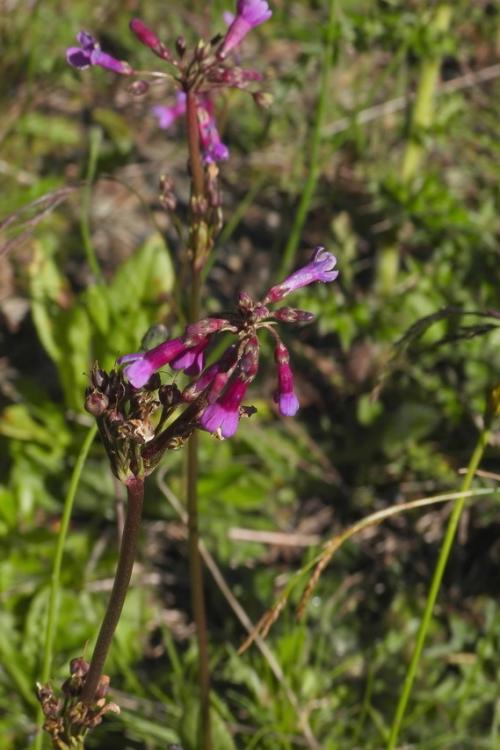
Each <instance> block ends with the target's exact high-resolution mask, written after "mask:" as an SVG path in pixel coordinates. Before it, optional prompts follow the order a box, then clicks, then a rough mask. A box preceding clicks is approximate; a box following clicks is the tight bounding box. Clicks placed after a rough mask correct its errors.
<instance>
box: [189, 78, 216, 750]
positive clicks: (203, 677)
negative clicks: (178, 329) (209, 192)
mask: <svg viewBox="0 0 500 750" xmlns="http://www.w3.org/2000/svg"><path fill="white" fill-rule="evenodd" d="M186 120H187V133H188V149H189V164H190V168H191V200H192V201H194V203H196V201H197V200H198V199H200V198H201V197H202V196H203V193H204V183H205V180H204V175H203V165H202V161H201V153H200V142H199V134H198V116H197V112H196V99H195V95H194V93H193V92H191V91H188V92H187V101H186ZM191 220H192V221H196V217H193V216H192V219H191ZM191 231H192V247H191V251H192V253H193V257H192V259H191V293H190V299H189V320H190V322H192V323H193V322H195V321H196V320H198V318H199V313H200V307H201V286H202V269H201V268H200V265H199V263H198V260H199V258H200V256H202V255H203V254H204V252H205V248H204V247H202V246H201V243H202V242H203V239H202V234H201V232H199V231H198V230H197V229H196V227H195V226H193V227H191ZM186 510H187V515H188V558H189V580H190V588H191V606H192V608H193V617H194V621H195V626H196V638H197V643H198V685H199V690H200V724H199V747H200V748H201V750H211V748H212V734H211V721H210V665H209V657H208V635H207V618H206V612H205V596H204V587H203V568H202V563H201V557H200V551H199V531H198V435H197V432H196V430H195V431H194V432H193V434H192V435H191V437H190V439H189V442H188V445H187V461H186Z"/></svg>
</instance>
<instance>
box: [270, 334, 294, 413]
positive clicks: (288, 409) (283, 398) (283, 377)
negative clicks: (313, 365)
mask: <svg viewBox="0 0 500 750" xmlns="http://www.w3.org/2000/svg"><path fill="white" fill-rule="evenodd" d="M274 358H275V360H276V364H277V366H278V390H277V391H276V394H275V396H274V400H275V401H276V402H277V403H278V406H279V410H280V414H282V415H283V416H284V417H294V416H295V414H296V413H297V412H298V410H299V400H298V398H297V396H296V395H295V391H294V389H293V373H292V370H291V367H290V356H289V354H288V350H287V348H286V346H285V345H284V344H282V342H281V341H278V342H277V344H276V348H275V350H274Z"/></svg>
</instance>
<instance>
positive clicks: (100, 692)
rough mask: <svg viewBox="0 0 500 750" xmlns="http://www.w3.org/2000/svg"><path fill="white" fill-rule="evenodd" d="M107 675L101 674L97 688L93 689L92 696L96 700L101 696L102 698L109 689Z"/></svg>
mask: <svg viewBox="0 0 500 750" xmlns="http://www.w3.org/2000/svg"><path fill="white" fill-rule="evenodd" d="M109 682H110V679H109V676H108V675H107V674H103V675H101V677H100V679H99V683H98V685H97V690H96V691H95V695H94V698H95V700H96V701H98V700H101V698H104V697H105V696H106V695H107V693H108V690H109Z"/></svg>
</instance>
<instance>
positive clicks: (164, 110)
mask: <svg viewBox="0 0 500 750" xmlns="http://www.w3.org/2000/svg"><path fill="white" fill-rule="evenodd" d="M152 112H153V114H154V116H155V117H156V118H157V120H158V125H159V127H160V128H161V129H162V130H167V128H169V127H170V126H171V125H172V123H174V122H175V121H176V120H177V119H179V117H182V116H183V115H185V114H186V94H185V93H184V91H179V92H178V94H177V100H176V103H175V104H173V105H172V106H171V107H167V106H162V105H158V106H157V107H153V109H152Z"/></svg>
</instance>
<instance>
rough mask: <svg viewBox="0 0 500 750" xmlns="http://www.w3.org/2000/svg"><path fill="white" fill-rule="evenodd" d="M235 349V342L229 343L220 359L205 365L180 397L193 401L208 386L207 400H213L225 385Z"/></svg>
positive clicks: (232, 363)
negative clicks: (203, 369)
mask: <svg viewBox="0 0 500 750" xmlns="http://www.w3.org/2000/svg"><path fill="white" fill-rule="evenodd" d="M237 351H238V347H237V346H236V344H231V346H229V347H228V348H227V349H226V351H225V352H224V353H223V355H222V357H221V358H220V359H218V360H217V361H216V362H214V363H213V365H210V367H207V369H206V370H205V371H204V372H202V374H201V375H200V377H199V378H198V379H197V380H195V381H194V382H193V383H190V385H188V386H187V387H186V388H185V389H184V391H183V393H182V398H183V399H184V400H185V401H194V400H195V399H196V398H198V396H199V395H200V394H201V393H203V391H205V390H206V389H207V388H208V387H209V386H210V393H209V396H208V401H209V403H212V402H213V401H215V400H216V398H217V397H218V396H219V394H220V393H221V392H222V391H223V389H224V388H225V386H226V383H227V381H228V379H229V373H230V372H231V369H232V367H233V365H234V364H235V359H236V354H237Z"/></svg>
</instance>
